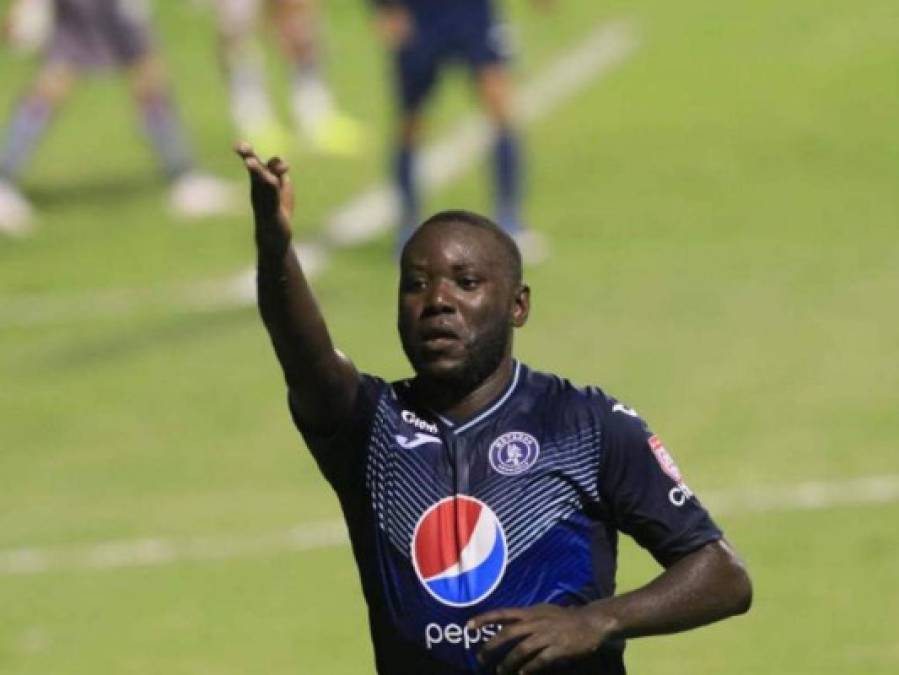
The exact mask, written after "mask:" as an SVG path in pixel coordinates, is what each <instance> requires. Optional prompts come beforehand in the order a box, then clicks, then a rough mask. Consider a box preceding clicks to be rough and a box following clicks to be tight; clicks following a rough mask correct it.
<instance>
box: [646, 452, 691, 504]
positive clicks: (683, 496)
mask: <svg viewBox="0 0 899 675" xmlns="http://www.w3.org/2000/svg"><path fill="white" fill-rule="evenodd" d="M648 442H649V448H650V449H651V450H652V454H653V455H655V458H656V461H657V462H658V463H659V466H660V467H661V468H662V471H664V472H665V473H666V474H668V477H669V478H671V480H673V481H674V482H675V483H677V485H675V486H674V487H673V488H671V490H669V491H668V501H670V502H671V503H672V504H674V505H675V506H676V507H678V508H680V507H681V506H683V505H684V504H686V503H687V500H688V499H690V498H691V497H692V496H693V491H692V490H691V489H690V488H689V487H687V484H686V483H685V482H684V477H683V475H682V474H681V472H680V469H678V468H677V464H676V463H675V461H674V457H672V456H671V453H670V452H668V450H667V449H666V448H665V445H664V444H663V443H662V441H661V440H660V439H659V437H658V436H655V435H653V436H650V437H649V441H648Z"/></svg>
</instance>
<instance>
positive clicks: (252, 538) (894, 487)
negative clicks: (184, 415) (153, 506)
mask: <svg viewBox="0 0 899 675" xmlns="http://www.w3.org/2000/svg"><path fill="white" fill-rule="evenodd" d="M896 501H899V474H891V475H885V476H869V477H861V478H855V479H850V480H845V481H834V482H809V483H799V484H797V485H782V486H772V487H759V488H743V489H739V490H731V491H728V492H719V493H708V494H706V495H704V496H703V502H704V503H705V504H707V505H708V507H709V510H710V511H711V512H712V514H713V515H715V516H718V517H720V516H739V515H752V514H757V513H768V512H777V511H806V510H818V509H827V508H837V507H845V506H850V507H852V506H864V505H870V504H887V503H892V502H896ZM346 544H347V535H346V527H345V525H344V523H343V521H342V520H339V519H334V520H324V521H319V522H314V523H305V524H302V525H297V526H296V527H294V528H291V529H289V530H283V531H278V532H269V533H264V534H256V535H234V536H208V537H194V538H182V539H175V538H161V537H154V538H146V539H131V540H124V541H109V542H101V543H94V544H86V545H73V546H59V547H49V548H20V549H12V550H6V551H0V576H12V575H29V574H40V573H43V572H65V571H70V570H109V569H120V568H128V567H151V566H158V565H165V564H169V563H180V562H207V561H216V560H230V559H235V558H247V557H259V556H271V555H275V554H279V553H288V552H299V551H315V550H320V549H325V548H333V547H338V546H345V545H346Z"/></svg>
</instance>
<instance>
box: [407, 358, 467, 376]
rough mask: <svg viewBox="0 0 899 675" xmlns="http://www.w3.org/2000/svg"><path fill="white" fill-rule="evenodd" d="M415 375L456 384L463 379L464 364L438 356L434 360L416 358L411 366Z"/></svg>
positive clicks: (457, 360)
mask: <svg viewBox="0 0 899 675" xmlns="http://www.w3.org/2000/svg"><path fill="white" fill-rule="evenodd" d="M412 367H413V369H414V370H415V374H416V375H419V376H421V377H426V378H428V379H431V380H446V381H447V382H456V381H458V380H460V379H465V374H466V371H467V368H466V364H465V362H464V361H461V360H459V359H456V358H452V357H448V356H439V357H435V358H418V359H416V361H415V363H413V364H412Z"/></svg>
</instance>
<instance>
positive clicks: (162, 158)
mask: <svg viewBox="0 0 899 675" xmlns="http://www.w3.org/2000/svg"><path fill="white" fill-rule="evenodd" d="M129 76H130V80H131V91H132V95H133V97H134V100H135V102H136V103H137V105H138V107H139V109H140V113H141V118H142V120H143V125H144V130H145V132H146V134H147V137H148V138H149V140H150V144H151V145H152V146H153V150H154V151H155V152H156V155H157V157H158V158H159V162H160V164H161V165H162V170H163V173H164V174H165V176H166V177H167V178H168V179H169V180H174V179H175V178H177V177H178V176H180V175H182V174H184V173H187V172H188V171H190V170H191V169H192V168H193V156H192V151H191V149H190V145H189V143H188V141H187V135H186V133H185V131H184V127H183V126H182V124H181V120H180V119H179V118H178V114H177V112H176V110H175V105H174V102H173V101H172V96H171V92H170V90H169V86H168V81H167V79H166V75H165V69H164V68H163V65H162V62H161V61H160V60H159V59H158V58H157V57H156V56H155V55H153V54H149V55H147V56H144V57H142V58H140V59H138V60H137V61H136V62H135V63H134V64H133V65H132V66H131V67H130V71H129Z"/></svg>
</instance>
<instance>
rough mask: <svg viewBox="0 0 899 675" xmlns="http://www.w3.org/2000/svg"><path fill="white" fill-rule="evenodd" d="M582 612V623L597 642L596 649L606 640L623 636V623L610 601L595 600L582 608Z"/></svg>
mask: <svg viewBox="0 0 899 675" xmlns="http://www.w3.org/2000/svg"><path fill="white" fill-rule="evenodd" d="M582 610H583V616H584V621H585V622H586V624H587V626H588V628H589V630H590V632H591V634H592V635H594V636H595V638H596V640H597V643H596V646H597V648H598V647H599V646H600V645H601V644H603V643H604V642H607V641H608V640H612V639H616V638H620V637H622V636H623V633H624V626H623V622H622V620H621V617H620V616H618V613H617V612H616V611H615V606H614V603H613V602H610V600H597V601H596V602H592V603H590V604H589V605H586V606H584V607H583V608H582Z"/></svg>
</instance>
